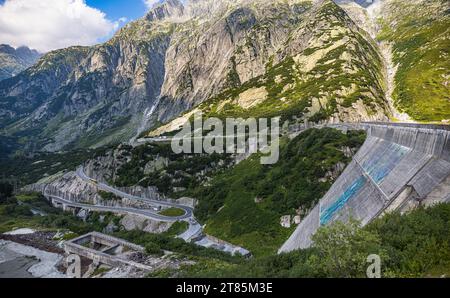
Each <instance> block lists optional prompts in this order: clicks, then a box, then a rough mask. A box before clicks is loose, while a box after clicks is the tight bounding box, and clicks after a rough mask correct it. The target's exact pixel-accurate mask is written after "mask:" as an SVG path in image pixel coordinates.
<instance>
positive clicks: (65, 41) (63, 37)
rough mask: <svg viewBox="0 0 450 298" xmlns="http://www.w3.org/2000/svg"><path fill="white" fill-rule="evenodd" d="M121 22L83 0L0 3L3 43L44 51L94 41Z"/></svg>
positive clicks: (102, 37)
mask: <svg viewBox="0 0 450 298" xmlns="http://www.w3.org/2000/svg"><path fill="white" fill-rule="evenodd" d="M122 21H123V20H122ZM119 25H120V21H117V22H112V21H110V20H108V19H107V18H106V15H105V14H104V13H103V12H102V11H100V10H98V9H95V8H92V7H89V6H87V5H86V3H85V1H84V0H6V1H5V3H4V4H2V5H0V43H6V44H10V45H12V46H15V47H18V46H22V45H26V46H28V47H30V48H34V49H37V50H38V51H41V52H47V51H50V50H54V49H60V48H65V47H68V46H72V45H92V44H95V43H97V42H98V41H99V40H100V39H104V38H106V37H107V36H109V35H111V34H112V33H113V31H115V30H116V29H117V28H118V27H119Z"/></svg>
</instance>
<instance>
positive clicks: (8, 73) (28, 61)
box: [0, 44, 41, 81]
mask: <svg viewBox="0 0 450 298" xmlns="http://www.w3.org/2000/svg"><path fill="white" fill-rule="evenodd" d="M40 56H41V54H39V53H38V52H37V51H36V50H31V49H29V48H28V47H19V48H17V49H14V48H13V47H11V46H9V45H6V44H2V45H0V81H1V80H4V79H8V78H11V77H13V76H15V75H18V74H19V73H20V72H22V71H24V70H25V69H27V68H28V67H30V66H32V65H33V64H35V63H36V62H37V60H38V59H39V57H40Z"/></svg>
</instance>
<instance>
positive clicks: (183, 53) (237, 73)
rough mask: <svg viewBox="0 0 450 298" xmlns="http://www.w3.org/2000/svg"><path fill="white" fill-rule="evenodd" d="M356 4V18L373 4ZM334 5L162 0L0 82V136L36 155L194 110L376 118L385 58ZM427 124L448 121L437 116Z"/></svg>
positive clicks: (380, 113)
mask: <svg viewBox="0 0 450 298" xmlns="http://www.w3.org/2000/svg"><path fill="white" fill-rule="evenodd" d="M385 1H386V2H390V1H394V0H385ZM417 1H421V0H417ZM359 2H361V3H362V2H364V3H365V4H364V5H362V6H361V5H359V4H355V5H358V7H360V8H361V9H364V11H365V10H366V9H365V8H364V6H367V7H368V8H367V10H368V9H369V8H370V7H371V6H372V5H369V4H370V3H369V2H368V1H359ZM413 2H415V1H413ZM432 2H433V3H440V2H439V1H438V0H433V1H432ZM338 3H339V5H341V6H339V5H337V4H335V3H334V2H333V1H331V0H315V1H304V0H288V1H286V0H275V1H263V0H239V1H232V0H222V1H213V0H190V1H187V2H186V1H185V4H183V3H182V2H181V1H179V0H166V1H164V2H162V3H160V4H158V5H156V6H155V7H154V8H153V9H152V10H151V11H149V12H148V13H147V15H146V16H145V17H143V18H142V19H139V20H137V21H135V22H132V23H130V24H128V25H127V26H125V27H124V28H122V29H121V30H120V31H119V32H117V34H116V35H115V36H114V37H113V38H112V39H111V40H110V41H108V42H106V43H104V44H101V45H97V46H93V47H89V48H85V47H75V48H69V49H63V50H59V51H55V52H51V53H48V54H47V55H45V56H44V57H43V58H42V59H41V60H40V61H39V63H38V64H37V65H35V66H33V67H32V68H30V69H28V70H27V71H25V72H23V73H21V74H20V75H19V76H17V77H14V78H12V79H8V80H4V81H2V82H1V83H0V127H2V128H3V129H2V134H3V135H4V136H8V137H13V138H17V139H18V141H20V142H21V143H22V144H24V145H25V147H27V146H28V147H30V144H33V145H32V146H33V147H35V148H36V149H43V150H46V151H57V150H60V149H65V148H74V147H97V146H101V145H104V144H109V143H115V142H119V141H127V140H129V139H132V138H135V137H137V136H138V135H140V134H142V133H143V132H145V131H147V130H152V129H154V128H157V127H159V126H161V125H162V124H165V123H170V121H171V120H173V119H176V118H177V117H178V116H179V115H180V114H183V113H185V112H188V111H190V110H192V109H193V108H199V109H202V110H203V111H204V112H205V113H207V114H209V115H218V116H228V115H247V116H248V115H252V116H255V117H260V116H272V115H281V116H283V117H284V118H285V119H291V120H302V119H305V118H308V119H310V120H311V121H361V120H387V119H388V118H389V117H390V116H392V115H394V113H393V110H394V109H393V106H394V104H390V101H389V99H390V97H391V96H390V92H389V90H390V89H393V88H389V87H390V85H389V80H388V79H387V77H388V76H389V72H388V71H387V67H386V65H387V63H386V61H385V60H386V59H385V57H384V56H383V54H382V51H381V50H380V47H379V44H378V43H377V42H376V41H375V40H374V39H373V38H372V37H371V36H370V34H369V33H368V32H367V31H366V30H364V29H363V28H364V27H363V26H362V25H361V23H360V22H359V20H358V19H356V18H354V17H353V16H352V14H351V13H349V11H347V10H345V5H347V6H348V4H349V2H348V1H338ZM408 3H409V2H408ZM405 5H407V4H405ZM436 5H437V4H436ZM411 7H415V6H413V5H411ZM411 9H413V8H411ZM416 9H418V8H417V7H416ZM394 10H395V9H393V11H394ZM366 14H367V13H366ZM354 15H359V14H354ZM392 26H393V25H392ZM392 38H394V37H392ZM394 39H395V38H394ZM399 53H400V52H399ZM394 58H395V59H399V58H400V57H399V58H397V57H394ZM397 63H398V62H397ZM447 69H448V68H447ZM433 77H434V75H433ZM391 87H392V86H391ZM395 90H397V89H395ZM392 92H394V91H392ZM396 92H398V91H396ZM395 94H397V93H395ZM395 96H396V95H393V96H392V97H394V98H395ZM395 101H396V103H398V105H401V100H399V99H395ZM422 102H424V104H425V105H426V104H427V103H426V102H427V101H425V100H422ZM436 118H438V120H442V119H447V118H450V117H446V112H445V111H444V113H441V114H439V115H438V116H436ZM162 130H164V128H163V129H162ZM30 148H31V147H30Z"/></svg>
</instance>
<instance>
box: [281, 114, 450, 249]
mask: <svg viewBox="0 0 450 298" xmlns="http://www.w3.org/2000/svg"><path fill="white" fill-rule="evenodd" d="M336 126H339V127H336V128H341V129H342V128H345V126H346V125H345V124H343V125H342V124H341V125H336ZM347 128H348V129H358V128H359V129H365V130H366V131H367V133H368V137H367V140H366V142H365V143H364V144H363V146H362V147H361V149H360V150H359V151H358V153H357V154H356V155H355V157H354V158H353V161H352V162H351V163H350V164H349V165H348V167H347V168H346V169H345V171H344V172H343V174H342V175H341V176H340V177H339V178H338V179H337V180H336V182H335V183H334V184H333V185H332V187H331V188H330V190H329V191H328V192H327V193H326V194H325V196H324V197H323V198H322V199H321V200H320V202H319V203H318V204H317V205H316V206H315V207H314V208H313V209H312V211H311V212H310V213H309V214H308V216H306V217H305V218H304V219H303V221H302V222H301V223H300V224H299V226H298V227H297V229H296V230H295V231H294V233H293V234H292V235H291V237H290V238H289V239H288V240H287V241H286V242H285V243H284V244H283V246H282V247H281V248H280V250H279V253H281V252H288V251H292V250H296V249H301V248H307V247H309V246H310V245H311V236H312V235H313V234H314V233H315V232H316V230H317V229H318V228H319V227H320V226H323V225H328V224H330V223H332V222H334V221H336V220H339V221H343V222H345V221H348V220H349V218H350V217H352V218H355V219H357V220H359V221H361V222H362V224H363V225H366V224H367V223H369V222H370V221H371V220H373V219H374V218H376V217H378V216H380V215H382V214H383V213H384V212H389V211H395V210H400V211H406V210H408V209H410V208H411V207H414V206H417V205H418V204H425V205H430V204H433V203H436V202H445V201H447V202H448V201H450V127H448V126H432V125H430V126H428V125H414V124H375V123H362V124H358V125H355V124H352V125H349V126H348V127H347Z"/></svg>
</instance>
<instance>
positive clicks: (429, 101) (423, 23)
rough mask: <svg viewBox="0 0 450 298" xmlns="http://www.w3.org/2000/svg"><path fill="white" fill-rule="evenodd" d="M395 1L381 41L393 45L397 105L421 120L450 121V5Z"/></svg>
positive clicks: (436, 0)
mask: <svg viewBox="0 0 450 298" xmlns="http://www.w3.org/2000/svg"><path fill="white" fill-rule="evenodd" d="M391 2H392V4H391V5H390V6H389V10H388V11H389V13H388V15H387V17H386V19H385V20H383V22H382V23H383V30H382V32H381V34H380V35H379V36H378V39H380V40H387V41H390V42H392V43H393V50H394V62H395V63H396V64H398V65H399V67H398V71H397V74H396V77H395V80H396V85H397V86H396V89H395V91H394V100H395V103H396V105H397V106H398V108H399V109H400V110H403V111H405V112H407V113H408V114H409V115H410V116H411V117H412V118H414V119H416V120H419V121H441V120H445V119H450V88H449V85H448V84H449V77H450V56H449V54H450V53H449V51H450V13H449V10H448V2H447V1H445V0H432V1H429V2H427V4H426V6H424V4H423V3H419V4H414V3H411V2H410V1H408V2H404V1H391ZM446 7H447V9H446Z"/></svg>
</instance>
